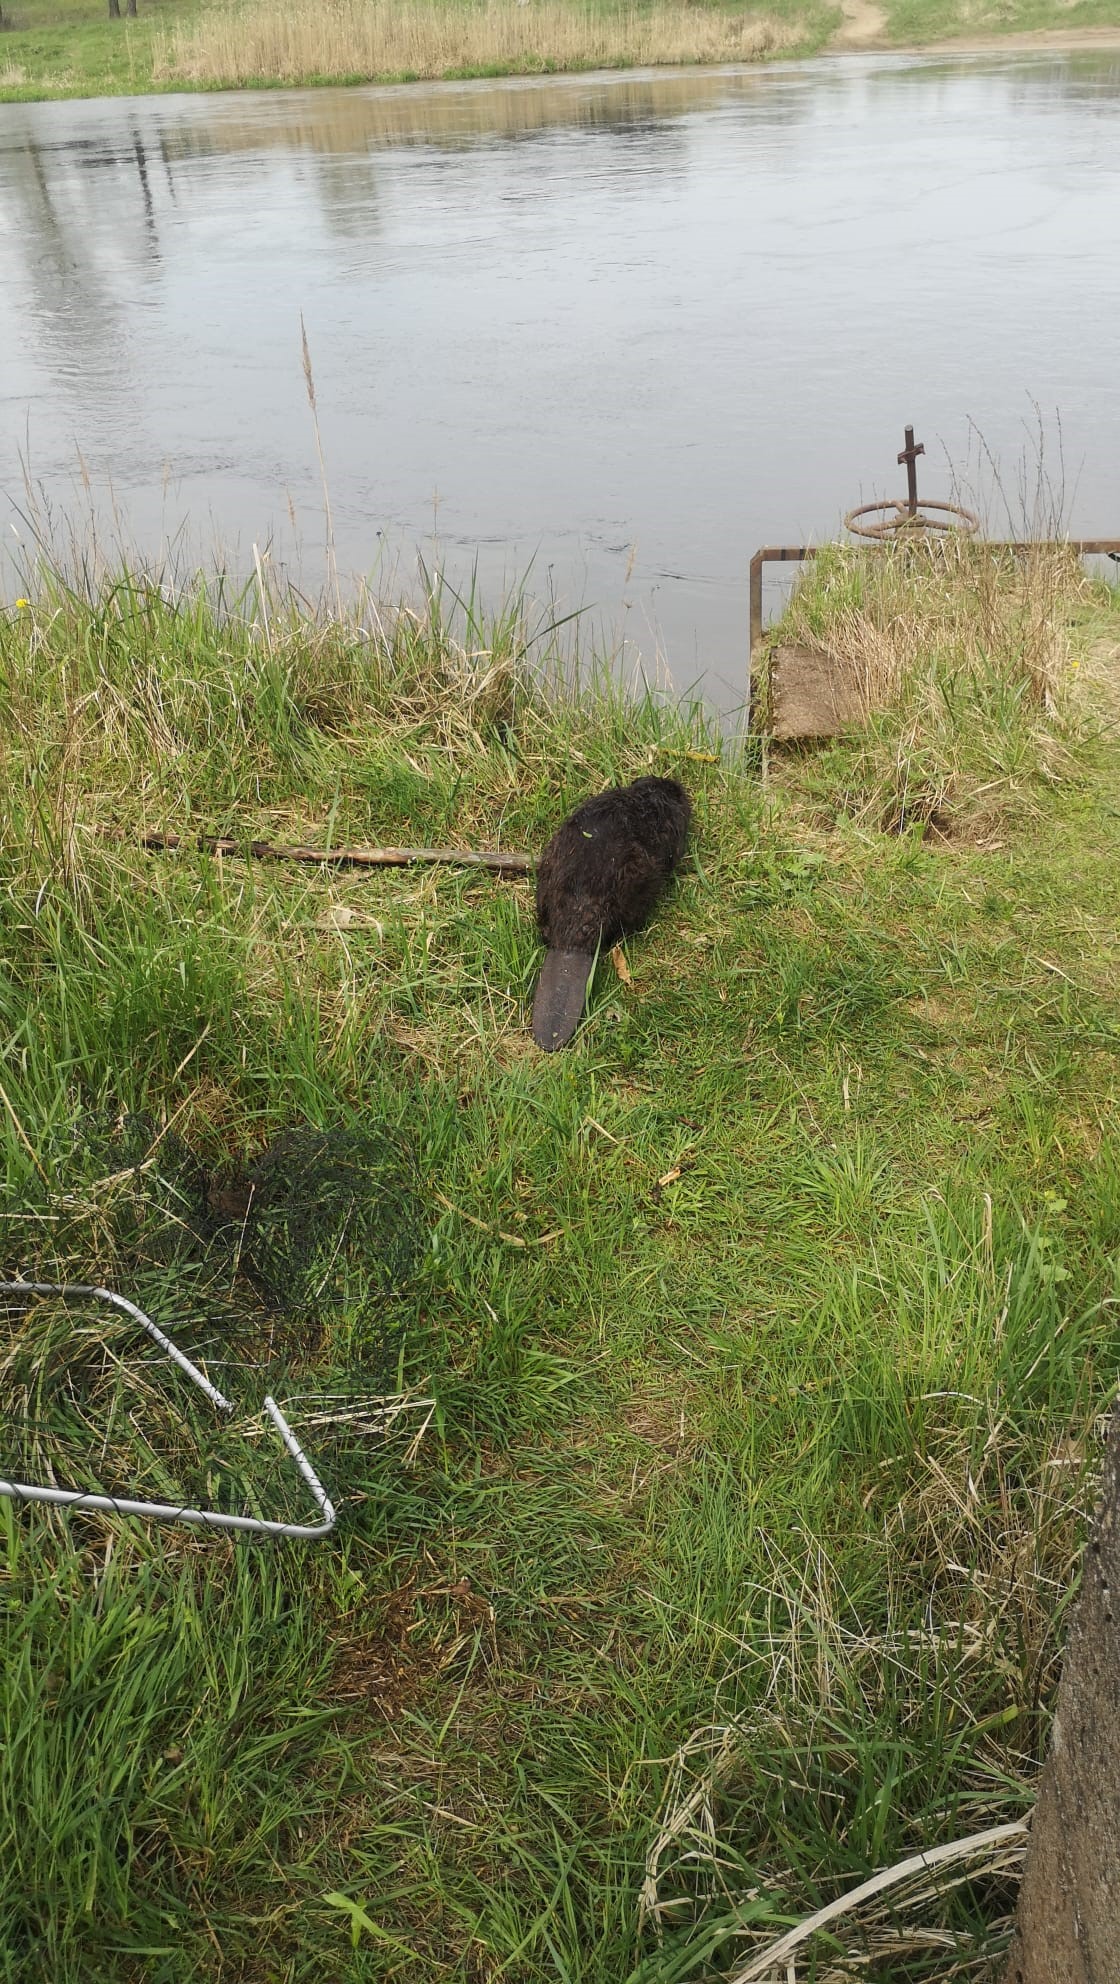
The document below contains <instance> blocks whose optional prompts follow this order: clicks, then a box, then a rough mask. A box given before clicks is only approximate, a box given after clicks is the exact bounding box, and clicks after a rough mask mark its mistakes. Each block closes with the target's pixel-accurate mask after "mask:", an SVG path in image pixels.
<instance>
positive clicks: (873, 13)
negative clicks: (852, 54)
mask: <svg viewBox="0 0 1120 1984" xmlns="http://www.w3.org/2000/svg"><path fill="white" fill-rule="evenodd" d="M841 6H842V9H843V14H844V25H843V27H841V28H838V29H837V31H836V33H835V34H834V35H833V37H832V47H833V48H875V47H878V46H879V44H880V43H882V42H884V41H885V40H886V33H885V30H886V25H887V17H886V15H885V14H884V12H883V9H882V8H881V7H876V6H874V5H873V0H841Z"/></svg>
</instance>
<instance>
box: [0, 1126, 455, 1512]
mask: <svg viewBox="0 0 1120 1984" xmlns="http://www.w3.org/2000/svg"><path fill="white" fill-rule="evenodd" d="M44 1158H45V1162H44V1164H43V1172H44V1180H43V1182H42V1186H41V1193H40V1196H39V1198H38V1201H37V1202H35V1203H29V1202H28V1199H27V1195H26V1194H22V1195H21V1197H20V1198H19V1200H18V1201H16V1200H11V1201H7V1202H5V1201H4V1200H2V1199H0V1279H2V1280H3V1281H5V1282H10V1281H12V1280H15V1279H26V1280H33V1281H43V1282H59V1283H66V1284H72V1283H83V1284H100V1285H101V1286H104V1287H107V1288H111V1289H114V1290H115V1291H116V1292H117V1293H119V1294H121V1295H124V1296H126V1297H127V1298H128V1299H129V1300H130V1301H132V1302H134V1303H135V1304H136V1305H137V1306H138V1307H139V1308H141V1309H142V1310H144V1311H145V1312H146V1313H147V1314H148V1315H149V1316H151V1318H152V1319H153V1321H154V1322H156V1323H157V1324H158V1325H159V1326H160V1327H161V1328H162V1329H163V1330H165V1331H166V1332H167V1333H168V1334H169V1335H170V1336H171V1337H172V1338H173V1339H174V1341H175V1342H176V1344H177V1345H178V1346H179V1348H180V1349H181V1350H182V1351H184V1352H185V1354H186V1355H187V1356H188V1357H190V1358H192V1359H193V1360H194V1361H195V1362H197V1363H198V1364H199V1365H200V1366H201V1367H202V1369H203V1370H204V1371H205V1372H206V1373H207V1375H208V1376H209V1378H210V1379H211V1381H212V1382H213V1383H214V1384H215V1385H217V1387H218V1388H219V1390H221V1391H222V1392H223V1393H224V1394H226V1396H228V1397H229V1398H231V1399H232V1400H233V1401H234V1404H235V1406H236V1407H237V1412H236V1416H235V1420H234V1421H233V1422H231V1421H229V1420H228V1419H226V1418H225V1417H224V1416H223V1415H221V1414H220V1413H218V1412H217V1411H216V1410H215V1408H214V1407H213V1406H212V1405H211V1404H210V1403H209V1402H208V1401H207V1400H206V1398H205V1397H204V1396H203V1395H202V1394H201V1393H200V1392H198V1390H197V1389H196V1387H195V1386H194V1385H193V1384H192V1383H191V1381H190V1379H189V1378H188V1377H186V1376H185V1375H184V1374H183V1373H181V1372H180V1371H179V1370H178V1369H177V1368H176V1367H175V1366H174V1365H173V1364H172V1363H171V1362H170V1360H169V1359H168V1358H167V1357H166V1355H164V1354H163V1353H161V1352H160V1351H159V1349H158V1348H157V1346H156V1345H155V1344H154V1343H153V1342H152V1341H151V1339H150V1338H148V1337H147V1336H146V1335H145V1333H144V1331H143V1330H142V1329H140V1328H139V1326H138V1325H135V1324H134V1323H132V1322H130V1321H129V1319H128V1318H126V1317H124V1316H122V1315H120V1314H119V1313H116V1312H113V1311H112V1310H109V1309H107V1308H106V1305H104V1304H100V1305H99V1304H98V1303H96V1302H93V1301H86V1300H79V1301H73V1300H70V1301H64V1300H62V1299H61V1298H57V1297H46V1298H41V1299H37V1300H34V1301H27V1300H19V1299H15V1298H12V1297H7V1298H4V1297H3V1296H2V1294H0V1475H5V1476H7V1477H8V1478H9V1479H13V1478H15V1479H24V1480H29V1481H33V1482H40V1483H55V1484H57V1485H60V1486H68V1487H75V1488H80V1489H83V1490H86V1491H100V1492H104V1493H108V1494H127V1495H129V1496H131V1497H133V1498H136V1499H150V1500H153V1501H155V1500H159V1501H163V1500H171V1501H183V1502H193V1503H194V1504H195V1505H197V1506H200V1507H208V1506H217V1505H220V1506H222V1507H225V1508H229V1509H233V1510H236V1511H238V1512H247V1513H255V1514H260V1513H267V1514H268V1515H270V1516H276V1517H278V1518H280V1519H284V1520H293V1519H294V1520H307V1519H308V1509H307V1496H306V1491H305V1490H303V1489H302V1488H301V1484H300V1483H299V1481H298V1479H297V1478H296V1477H295V1475H294V1471H293V1470H292V1467H291V1463H290V1461H288V1460H287V1459H286V1457H285V1456H284V1455H283V1454H282V1452H281V1451H280V1449H279V1447H278V1445H277V1443H276V1441H275V1437H274V1435H272V1434H271V1433H270V1432H269V1431H268V1430H267V1429H266V1428H263V1427H262V1422H261V1421H260V1418H259V1407H260V1403H261V1400H262V1399H263V1397H264V1395H265V1393H271V1394H272V1395H273V1396H274V1397H276V1398H277V1399H278V1400H279V1401H280V1403H281V1406H282V1407H283V1409H284V1410H285V1412H286V1414H287V1416H288V1418H289V1419H290V1421H291V1423H292V1426H293V1429H294V1430H295V1432H296V1434H297V1437H299V1438H301V1439H304V1437H305V1434H304V1432H303V1431H301V1426H302V1427H304V1428H305V1430H306V1429H311V1430H306V1444H307V1446H308V1452H309V1454H310V1455H311V1457H312V1458H313V1460H315V1463H316V1465H319V1463H320V1462H322V1464H323V1466H324V1467H325V1468H326V1469H327V1470H328V1471H329V1470H330V1468H331V1467H334V1468H335V1469H336V1470H338V1469H343V1470H345V1472H346V1473H347V1475H348V1476H349V1477H350V1478H351V1479H353V1478H354V1475H355V1470H358V1471H359V1475H360V1471H361V1469H363V1468H365V1467H366V1466H367V1465H368V1464H369V1462H370V1460H371V1458H372V1456H373V1454H374V1451H375V1449H376V1447H377V1444H378V1440H377V1435H378V1432H379V1430H383V1428H384V1423H385V1421H384V1414H383V1412H382V1411H381V1409H380V1407H379V1406H378V1404H377V1401H379V1400H381V1399H384V1398H385V1397H387V1396H391V1395H392V1394H394V1393H395V1392H396V1391H397V1390H398V1388H399V1383H400V1363H401V1347H402V1341H403V1335H404V1331H405V1328H406V1326H407V1323H408V1321H409V1318H410V1316H411V1315H413V1314H414V1313H415V1307H416V1301H417V1282H418V1272H419V1268H420V1264H421V1260H422V1256H423V1253H424V1249H425V1246H426V1240H427V1214H426V1208H425V1206H424V1203H423V1199H422V1196H421V1192H420V1188H419V1183H418V1180H417V1177H416V1172H415V1166H414V1163H413V1161H412V1158H411V1155H410V1153H409V1152H408V1150H407V1148H406V1146H405V1145H404V1144H403V1143H402V1142H401V1140H400V1139H399V1138H397V1137H396V1136H394V1135H393V1134H392V1133H391V1132H389V1131H387V1130H384V1129H382V1128H380V1127H375V1128H366V1127H355V1126H353V1125H343V1126H337V1127H334V1128H327V1129H321V1128H312V1127H310V1126H306V1125H299V1126H291V1127H289V1128H288V1129H287V1130H286V1131H284V1132H283V1133H282V1134H281V1135H280V1136H278V1137H277V1138H276V1139H275V1140H274V1141H273V1142H272V1143H271V1144H270V1145H269V1146H268V1147H267V1148H266V1149H265V1150H263V1151H261V1152H259V1153H257V1154H256V1155H255V1156H254V1157H253V1158H252V1159H251V1160H250V1161H249V1162H247V1163H241V1164H233V1163H231V1162H229V1161H228V1160H225V1161H219V1162H218V1163H217V1164H215V1163H213V1162H208V1161H207V1157H206V1156H205V1155H204V1154H202V1153H201V1152H199V1151H198V1150H196V1149H194V1148H192V1147H191V1146H190V1145H188V1143H187V1142H186V1141H185V1140H184V1139H183V1138H182V1137H180V1136H179V1135H178V1134H177V1132H175V1131H174V1130H173V1129H172V1130H168V1129H167V1128H166V1127H164V1126H161V1125H159V1124H158V1123H157V1122H155V1121H154V1120H152V1119H151V1118H148V1117H145V1116H127V1117H123V1118H119V1119H115V1120H114V1119H110V1118H106V1117H104V1116H87V1117H84V1118H82V1119H81V1120H79V1121H78V1122H77V1123H76V1124H74V1125H72V1126H70V1127H68V1128H67V1130H66V1131H65V1133H62V1134H59V1135H57V1136H56V1137H55V1138H54V1139H53V1141H52V1143H51V1145H50V1147H49V1149H48V1150H46V1151H45V1152H44ZM358 1485H359V1486H360V1479H359V1482H358ZM328 1492H330V1488H329V1484H328Z"/></svg>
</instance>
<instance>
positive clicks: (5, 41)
mask: <svg viewBox="0 0 1120 1984" xmlns="http://www.w3.org/2000/svg"><path fill="white" fill-rule="evenodd" d="M849 11H850V10H849ZM3 15H4V24H5V31H4V32H2V33H0V100H4V99H8V100H18V99H35V98H42V97H52V96H100V95H136V94H144V93H146V92H148V91H151V90H181V89H220V88H237V87H246V88H269V87H276V86H281V85H289V86H290V85H297V84H315V83H361V82H377V81H381V82H397V81H409V80H420V79H424V80H433V79H441V78H444V79H452V78H462V77H471V76H508V75H541V74H553V73H559V72H564V71H579V70H584V69H595V68H625V67H634V66H646V65H655V64H661V65H681V64H683V65H689V64H695V63H720V62H754V61H761V60H766V59H770V58H773V57H777V56H781V57H785V58H790V57H795V56H804V55H811V54H815V53H817V52H819V51H820V50H821V49H824V48H827V47H830V46H851V45H859V44H863V45H872V44H873V45H879V46H890V45H902V44H906V43H912V42H941V41H952V40H953V39H955V38H959V37H961V36H968V35H989V34H990V35H1004V34H1014V33H1017V32H1030V31H1034V30H1038V29H1056V30H1059V31H1062V32H1065V33H1069V32H1070V31H1073V32H1076V31H1077V30H1078V29H1081V28H1089V27H1100V26H1106V27H1107V26H1114V25H1115V26H1120V0H1075V4H1074V5H1072V6H1067V5H1063V4H1061V0H884V4H883V5H882V7H881V8H879V9H872V10H870V11H869V12H867V13H865V14H863V15H862V16H860V17H859V18H857V20H856V21H855V22H854V23H853V21H852V20H851V19H850V18H848V16H846V14H845V11H844V9H843V7H842V6H840V5H829V4H827V0H768V3H767V0H754V3H753V4H750V5H747V6H737V5H734V4H729V0H701V4H689V0H677V3H676V4H674V0H524V4H522V0H333V4H331V5H329V6H327V5H320V4H318V0H295V4H293V5H292V6H291V7H285V6H282V5H280V4H278V0H225V3H224V4H218V0H141V8H140V14H139V18H138V19H137V20H135V21H128V20H124V21H110V20H109V19H108V17H107V8H106V7H105V6H104V5H103V4H102V0H10V4H9V0H5V4H4V8H3ZM880 16H881V19H880V18H879V17H880Z"/></svg>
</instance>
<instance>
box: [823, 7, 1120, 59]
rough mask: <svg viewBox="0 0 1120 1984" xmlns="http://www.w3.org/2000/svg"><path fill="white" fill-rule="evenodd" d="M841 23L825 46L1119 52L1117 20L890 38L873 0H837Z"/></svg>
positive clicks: (913, 51) (922, 51)
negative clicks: (1105, 23)
mask: <svg viewBox="0 0 1120 1984" xmlns="http://www.w3.org/2000/svg"><path fill="white" fill-rule="evenodd" d="M841 6H842V8H843V13H844V21H843V25H842V26H841V27H840V28H838V29H837V32H836V33H835V34H834V35H833V37H832V40H831V42H830V43H829V44H828V45H829V48H830V49H832V50H834V51H835V52H837V53H842V52H843V51H844V50H845V49H878V48H884V49H885V48H890V49H892V50H893V52H894V53H895V54H896V55H935V54H940V53H942V52H944V53H945V54H947V55H987V54H989V53H993V54H995V53H999V52H1000V51H1003V50H1005V51H1006V52H1007V53H1008V54H1012V55H1013V54H1015V53H1016V52H1019V53H1027V52H1029V51H1030V50H1031V49H1039V50H1042V49H1051V50H1052V51H1053V52H1054V54H1055V55H1065V54H1074V53H1075V52H1076V51H1077V50H1078V49H1079V48H1085V49H1094V48H1097V49H1102V50H1104V51H1106V52H1107V51H1109V50H1111V49H1116V50H1117V51H1118V52H1120V22H1118V23H1117V25H1116V26H1115V27H1103V28H1028V29H1024V30H1022V31H1021V32H1020V33H1018V34H966V35H960V36H959V37H957V38H946V39H942V40H939V41H908V42H892V41H890V40H889V39H888V36H887V33H886V26H887V17H886V15H885V14H884V12H883V10H882V8H881V7H876V6H875V5H874V4H873V0H841Z"/></svg>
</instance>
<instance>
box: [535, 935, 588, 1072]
mask: <svg viewBox="0 0 1120 1984" xmlns="http://www.w3.org/2000/svg"><path fill="white" fill-rule="evenodd" d="M594 963H595V954H594V952H593V951H549V953H548V955H547V956H546V958H545V961H544V969H543V971H542V972H541V975H540V982H539V984H538V986H537V996H536V998H535V999H534V1000H533V1039H534V1040H535V1041H536V1043H537V1046H538V1047H543V1048H544V1050H545V1053H546V1054H551V1053H552V1051H553V1049H554V1048H556V1047H566V1046H567V1044H568V1041H569V1040H570V1039H571V1037H572V1035H573V1033H574V1032H575V1030H576V1028H577V1026H578V1025H579V1023H580V1021H581V1019H582V1018H583V1008H584V1004H585V1001H586V999H587V981H588V979H589V978H590V977H591V971H592V967H593V965H594Z"/></svg>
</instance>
